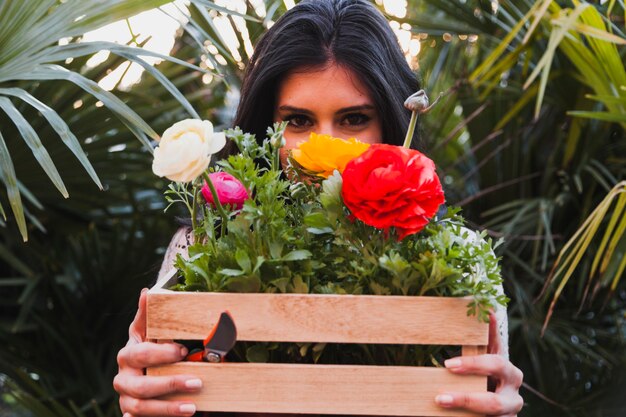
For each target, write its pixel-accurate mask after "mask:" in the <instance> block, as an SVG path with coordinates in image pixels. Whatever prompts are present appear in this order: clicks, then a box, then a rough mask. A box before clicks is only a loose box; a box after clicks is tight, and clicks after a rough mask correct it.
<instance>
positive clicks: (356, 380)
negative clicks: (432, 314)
mask: <svg viewBox="0 0 626 417" xmlns="http://www.w3.org/2000/svg"><path fill="white" fill-rule="evenodd" d="M148 374H149V375H178V374H188V375H197V376H198V377H200V378H201V379H202V380H203V382H204V388H203V389H202V391H201V392H199V393H197V394H176V395H173V396H168V397H167V398H168V399H186V400H191V401H193V402H194V403H195V404H196V406H197V407H198V410H201V411H231V412H255V413H262V412H264V413H307V414H318V413H319V414H352V415H359V414H360V415H384V416H433V417H435V416H437V417H438V416H476V414H472V413H469V412H466V411H459V410H449V409H443V408H440V407H438V406H437V405H436V404H435V402H434V398H435V396H436V395H437V394H439V393H441V392H443V391H447V390H451V391H459V392H478V391H485V390H486V388H487V377H484V376H471V375H454V374H452V373H450V372H449V371H447V370H446V369H441V368H422V367H398V366H349V365H295V364H253V363H223V364H207V363H191V362H181V363H177V364H173V365H168V366H163V367H157V368H150V369H149V370H148Z"/></svg>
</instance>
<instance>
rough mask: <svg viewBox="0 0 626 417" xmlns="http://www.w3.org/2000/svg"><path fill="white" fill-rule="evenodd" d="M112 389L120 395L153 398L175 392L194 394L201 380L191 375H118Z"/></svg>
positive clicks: (114, 379)
mask: <svg viewBox="0 0 626 417" xmlns="http://www.w3.org/2000/svg"><path fill="white" fill-rule="evenodd" d="M113 387H114V388H115V391H117V392H118V393H120V394H121V395H128V396H130V397H133V398H144V399H147V398H153V397H159V396H161V395H165V394H171V393H175V392H194V391H198V390H199V389H201V388H202V380H201V379H199V378H198V377H195V376H193V375H175V376H145V375H130V374H118V375H116V376H115V378H113Z"/></svg>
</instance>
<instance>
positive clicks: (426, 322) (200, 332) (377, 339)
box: [147, 288, 489, 345]
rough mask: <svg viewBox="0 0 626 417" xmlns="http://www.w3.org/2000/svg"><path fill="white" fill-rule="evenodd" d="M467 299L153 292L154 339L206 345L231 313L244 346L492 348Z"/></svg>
mask: <svg viewBox="0 0 626 417" xmlns="http://www.w3.org/2000/svg"><path fill="white" fill-rule="evenodd" d="M467 304H468V300H467V299H465V298H450V297H402V296H371V295H326V294H237V293H191V292H173V291H168V290H163V289H159V288H154V289H152V290H150V291H149V292H148V306H147V320H148V322H147V337H148V338H150V339H180V340H202V339H204V338H205V337H206V336H207V334H208V333H209V331H210V330H211V328H212V327H213V326H214V324H215V323H216V321H217V319H218V317H219V315H220V313H221V312H222V311H224V310H228V311H229V312H230V313H231V315H232V316H233V318H234V320H235V324H236V325H237V340H244V341H274V342H328V343H386V344H426V345H487V342H488V331H489V326H488V324H486V323H481V322H479V321H478V320H477V319H476V317H474V316H467Z"/></svg>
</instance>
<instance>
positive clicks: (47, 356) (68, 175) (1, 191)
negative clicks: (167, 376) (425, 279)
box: [0, 0, 626, 417]
mask: <svg viewBox="0 0 626 417" xmlns="http://www.w3.org/2000/svg"><path fill="white" fill-rule="evenodd" d="M164 3H166V1H156V0H150V1H146V0H143V1H134V0H132V1H128V0H126V1H113V0H109V1H99V2H92V1H78V0H68V1H65V2H60V1H53V0H47V1H46V0H37V1H29V2H19V1H14V0H0V134H1V135H2V136H1V137H0V156H1V157H0V179H1V180H2V183H3V184H4V186H3V187H2V188H0V204H2V209H0V211H1V213H0V215H2V216H3V218H5V219H6V220H5V221H4V222H2V224H1V226H2V227H0V259H2V262H0V287H1V289H0V306H1V307H0V340H1V342H2V343H0V413H2V412H4V411H5V410H3V408H4V409H8V410H11V411H12V412H15V413H16V414H18V415H19V414H24V415H28V414H29V413H30V414H32V415H37V416H64V417H65V416H80V415H89V416H92V415H107V416H114V415H117V414H118V413H119V410H118V409H117V405H116V397H115V395H114V393H113V391H112V387H111V383H110V381H111V379H112V377H113V375H114V374H115V372H116V371H117V367H116V364H115V355H116V353H117V351H118V350H119V348H120V347H121V346H122V345H123V344H124V343H125V339H126V337H127V336H126V328H127V324H128V322H129V321H130V319H131V316H132V314H133V310H134V303H135V302H136V298H137V293H138V290H139V288H141V287H143V286H146V285H149V284H150V282H151V280H153V279H154V277H155V276H156V270H157V269H158V265H159V259H160V257H161V256H162V249H163V246H164V245H165V244H166V243H167V241H168V239H169V236H171V234H172V232H173V229H174V228H175V221H174V219H172V218H171V217H166V216H164V214H163V212H162V210H163V205H162V204H161V198H160V193H161V191H162V189H163V188H164V187H165V184H164V183H162V182H160V181H155V180H154V177H153V175H152V174H151V172H150V162H151V156H150V153H149V148H150V146H149V145H150V138H152V137H154V135H155V132H162V131H163V129H164V128H165V127H166V126H169V125H171V124H172V123H173V121H176V120H179V119H181V118H186V117H189V115H190V114H191V115H194V114H195V113H198V114H199V115H200V116H201V117H202V118H210V119H211V120H213V121H214V122H216V123H217V124H219V123H221V124H223V125H228V124H229V123H230V115H232V98H231V95H232V94H233V93H234V95H236V92H237V87H238V85H239V79H240V77H241V74H242V69H243V68H244V67H245V65H246V63H247V60H248V58H249V52H250V45H252V44H254V43H255V41H256V39H257V38H258V36H260V35H261V34H262V33H263V31H264V29H265V28H266V27H267V26H268V25H269V24H270V22H271V21H272V20H275V19H276V16H278V15H280V14H281V13H283V12H284V11H285V5H284V2H282V1H277V0H264V1H263V2H251V1H245V2H243V3H242V6H241V8H240V9H238V10H237V11H236V12H233V11H230V12H226V9H224V7H222V6H220V5H219V4H225V3H224V2H213V1H209V0H193V1H192V2H191V3H192V4H191V6H190V12H191V14H190V19H189V21H188V22H187V23H185V29H186V30H185V31H184V32H183V31H181V32H180V34H179V37H178V39H177V43H176V47H175V49H174V51H172V54H171V55H172V57H175V58H170V59H169V60H164V61H163V62H162V63H161V64H159V65H158V66H157V67H156V68H157V69H158V72H156V71H155V70H154V69H148V70H147V72H146V73H145V76H144V77H143V78H142V80H141V82H140V83H139V84H137V85H135V86H133V87H132V88H131V89H130V90H128V91H123V90H121V89H119V88H117V89H115V90H113V91H112V92H110V93H109V92H106V91H103V90H102V89H100V88H98V87H97V83H98V81H99V80H101V79H102V78H103V77H104V76H105V75H106V74H107V73H108V72H109V71H110V70H112V69H115V68H117V67H118V66H120V65H121V64H123V63H125V62H127V61H128V60H132V61H135V62H139V63H141V62H142V57H143V56H145V55H148V54H149V53H147V52H145V51H140V50H139V48H141V42H139V43H138V44H137V42H135V43H134V44H133V45H128V46H120V45H111V44H103V43H99V44H95V45H94V44H88V43H85V42H80V40H81V35H82V34H83V33H84V32H86V31H89V30H92V29H94V28H97V27H99V26H101V25H104V24H106V23H109V22H112V21H115V20H119V19H124V18H126V17H129V16H131V15H134V14H136V13H138V12H140V11H142V10H146V9H149V8H152V7H157V6H160V5H162V4H164ZM216 3H218V4H216ZM244 3H245V5H244ZM253 3H254V4H253ZM261 3H263V6H264V7H261V6H260V4H261ZM380 3H381V4H382V1H381V2H380ZM231 4H234V3H232V2H230V3H229V7H234V6H231ZM381 9H382V7H381ZM625 13H626V12H625V10H624V3H623V1H622V0H609V1H606V2H602V4H596V3H595V2H594V3H591V2H585V1H577V0H563V1H555V0H542V1H536V2H534V1H530V0H509V1H502V2H495V1H494V2H486V1H479V0H466V1H461V0H453V1H450V0H420V1H418V0H409V2H408V7H407V14H406V16H404V17H402V18H400V17H397V16H392V15H390V16H389V19H390V20H393V21H396V22H398V27H403V28H407V27H408V26H406V25H407V24H408V25H410V30H411V32H412V34H411V36H412V38H413V39H414V40H417V41H418V42H419V45H420V46H421V50H420V52H419V55H418V56H417V59H414V60H413V61H412V62H413V63H414V64H415V65H419V70H420V74H421V78H422V80H423V86H424V87H425V88H426V89H427V90H428V91H429V92H430V94H431V96H436V95H437V94H438V93H439V92H444V96H443V97H442V99H441V101H440V103H439V104H438V105H437V106H435V108H434V109H433V110H432V111H431V112H430V113H428V114H427V115H425V116H423V120H421V123H420V125H421V130H422V137H423V138H424V139H423V146H422V147H423V149H425V150H426V151H427V153H428V154H429V156H430V157H431V158H433V159H434V160H435V161H436V162H437V164H438V165H439V166H440V167H441V172H440V176H441V178H442V180H443V183H444V186H445V187H446V195H447V199H448V201H449V202H450V203H452V204H454V205H460V206H462V207H464V213H463V214H464V216H465V217H466V218H467V219H468V220H470V221H471V222H472V223H473V225H474V226H475V227H476V229H481V230H486V232H487V233H488V234H489V235H491V236H493V237H496V238H499V237H504V240H505V243H504V244H503V245H501V246H500V247H499V253H498V254H499V255H501V256H502V257H503V264H502V271H503V276H504V278H505V291H506V293H507V295H509V297H510V298H511V299H512V302H511V304H510V306H509V320H510V322H509V325H510V344H511V355H512V361H513V362H514V363H515V364H516V365H518V366H519V367H520V368H521V369H522V370H523V371H524V373H525V380H526V383H525V386H524V388H523V389H522V395H523V396H524V398H525V400H526V402H527V406H526V408H525V410H524V411H523V412H522V414H521V415H528V416H561V415H563V416H565V415H567V416H569V415H581V416H585V415H594V416H618V415H624V413H625V412H626V409H625V406H624V404H623V401H622V400H621V395H622V393H621V390H623V386H624V383H625V382H626V353H625V352H626V349H624V348H625V347H626V346H625V345H626V343H625V336H626V324H625V323H624V321H625V320H624V312H625V311H626V291H625V290H624V280H621V277H622V276H623V271H624V260H623V259H624V258H625V257H624V252H625V251H626V237H625V236H624V234H625V233H624V231H625V228H626V220H624V219H625V216H624V207H625V205H626V200H625V198H626V197H624V194H625V193H624V191H625V190H624V189H625V186H624V183H623V181H624V180H625V179H626V178H625V174H626V173H625V168H626V163H625V162H626V138H625V137H624V127H626V119H625V116H624V115H625V114H626V112H624V107H626V87H625V86H626V75H625V74H626V71H625V65H624V53H626V48H625V47H624V43H626V36H625V35H624V31H625V26H624V16H625ZM244 16H245V17H244ZM224 22H227V24H228V25H230V26H231V27H232V28H233V29H234V30H233V32H234V33H235V35H236V37H237V40H238V46H236V47H235V46H230V45H229V44H228V42H226V40H225V39H224V37H223V36H222V35H221V32H220V30H218V27H221V26H220V25H221V24H222V23H224ZM62 39H63V41H61V42H59V41H60V40H62ZM100 49H107V50H110V51H111V52H112V54H111V55H110V56H109V58H108V59H107V60H106V61H105V62H103V63H102V64H99V65H98V66H97V67H95V68H90V67H88V66H86V65H85V63H86V61H87V59H88V58H89V57H90V56H91V55H92V54H93V53H95V52H97V51H99V50H100ZM150 68H152V67H150ZM203 77H204V78H203ZM68 81H69V82H68ZM203 81H204V82H203ZM205 82H206V84H205ZM179 92H180V93H179ZM79 100H80V102H81V103H82V106H80V107H78V108H76V109H75V108H74V105H75V103H77V102H78V101H79ZM194 109H195V110H194ZM70 132H71V133H70ZM138 138H139V139H140V140H137V139H138ZM51 182H52V185H54V186H51ZM99 185H101V186H102V189H103V190H105V191H104V192H102V191H98V187H99ZM65 194H69V196H70V198H69V199H63V198H62V196H63V195H65ZM27 236H28V238H29V241H28V243H26V244H24V243H23V242H22V241H23V239H25V238H26V237H27ZM548 278H550V279H549V280H548ZM553 300H556V301H555V302H554V304H553V306H551V303H552V302H553ZM549 313H551V318H550V321H549V322H548V323H547V326H546V327H545V328H544V325H545V323H546V318H547V317H548V315H549ZM16 410H21V411H16Z"/></svg>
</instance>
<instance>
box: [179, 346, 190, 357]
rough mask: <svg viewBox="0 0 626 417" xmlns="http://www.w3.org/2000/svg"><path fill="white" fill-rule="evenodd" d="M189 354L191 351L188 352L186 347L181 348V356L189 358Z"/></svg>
mask: <svg viewBox="0 0 626 417" xmlns="http://www.w3.org/2000/svg"><path fill="white" fill-rule="evenodd" d="M187 353H189V351H188V350H187V348H186V347H184V346H183V347H181V348H180V356H182V357H183V358H184V357H185V356H187Z"/></svg>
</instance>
